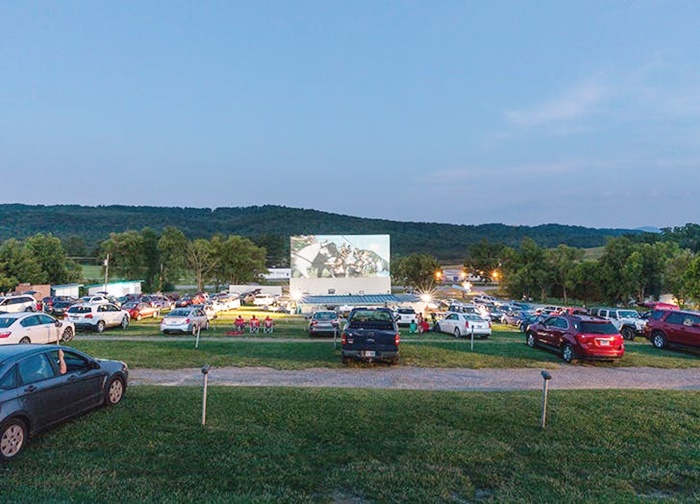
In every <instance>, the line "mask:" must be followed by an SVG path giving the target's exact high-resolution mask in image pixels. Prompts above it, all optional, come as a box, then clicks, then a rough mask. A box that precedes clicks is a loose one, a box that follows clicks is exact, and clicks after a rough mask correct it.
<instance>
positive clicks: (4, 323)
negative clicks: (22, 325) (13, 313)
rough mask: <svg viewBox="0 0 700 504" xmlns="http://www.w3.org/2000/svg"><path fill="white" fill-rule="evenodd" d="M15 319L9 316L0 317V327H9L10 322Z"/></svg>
mask: <svg viewBox="0 0 700 504" xmlns="http://www.w3.org/2000/svg"><path fill="white" fill-rule="evenodd" d="M15 320H17V319H16V318H11V317H0V327H1V328H3V329H4V328H6V327H10V326H11V325H12V322H14V321H15Z"/></svg>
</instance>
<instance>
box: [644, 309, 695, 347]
mask: <svg viewBox="0 0 700 504" xmlns="http://www.w3.org/2000/svg"><path fill="white" fill-rule="evenodd" d="M644 336H645V337H646V338H647V339H648V340H649V341H651V344H652V345H654V346H655V347H656V348H666V347H667V346H669V345H678V346H687V347H700V313H699V312H693V311H681V310H654V311H653V312H652V314H651V317H650V318H649V320H648V321H647V325H646V326H644Z"/></svg>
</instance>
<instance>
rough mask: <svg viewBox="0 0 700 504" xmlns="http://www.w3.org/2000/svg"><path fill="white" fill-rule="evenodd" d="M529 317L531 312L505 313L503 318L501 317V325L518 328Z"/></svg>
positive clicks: (516, 311)
mask: <svg viewBox="0 0 700 504" xmlns="http://www.w3.org/2000/svg"><path fill="white" fill-rule="evenodd" d="M530 315H533V312H530V311H523V310H515V311H509V312H505V313H504V314H503V317H501V323H503V324H508V325H512V326H515V327H520V324H522V322H523V320H525V319H526V318H528V317H529V316H530Z"/></svg>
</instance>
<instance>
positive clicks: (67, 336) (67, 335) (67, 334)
mask: <svg viewBox="0 0 700 504" xmlns="http://www.w3.org/2000/svg"><path fill="white" fill-rule="evenodd" d="M73 336H74V334H73V328H71V327H66V330H65V331H63V334H62V335H61V341H62V342H63V343H68V342H69V341H70V340H72V339H73Z"/></svg>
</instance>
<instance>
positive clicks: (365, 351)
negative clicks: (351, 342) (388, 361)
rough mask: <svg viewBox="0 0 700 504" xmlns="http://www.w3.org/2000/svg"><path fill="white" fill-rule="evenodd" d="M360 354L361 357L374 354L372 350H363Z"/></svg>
mask: <svg viewBox="0 0 700 504" xmlns="http://www.w3.org/2000/svg"><path fill="white" fill-rule="evenodd" d="M360 355H361V356H362V357H374V356H375V355H376V353H375V351H374V350H363V351H362V352H361V353H360Z"/></svg>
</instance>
